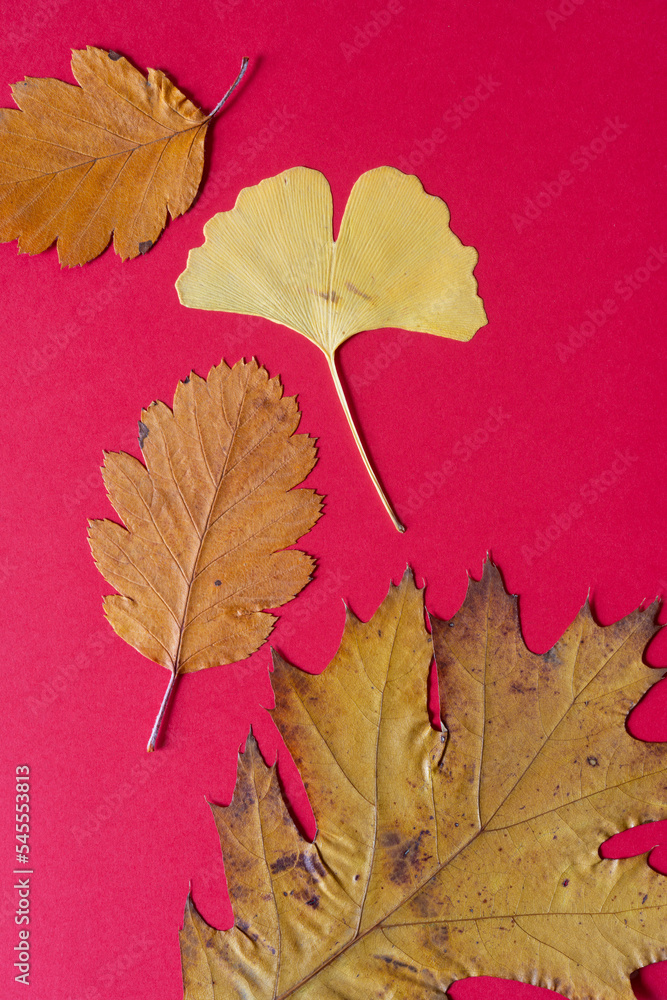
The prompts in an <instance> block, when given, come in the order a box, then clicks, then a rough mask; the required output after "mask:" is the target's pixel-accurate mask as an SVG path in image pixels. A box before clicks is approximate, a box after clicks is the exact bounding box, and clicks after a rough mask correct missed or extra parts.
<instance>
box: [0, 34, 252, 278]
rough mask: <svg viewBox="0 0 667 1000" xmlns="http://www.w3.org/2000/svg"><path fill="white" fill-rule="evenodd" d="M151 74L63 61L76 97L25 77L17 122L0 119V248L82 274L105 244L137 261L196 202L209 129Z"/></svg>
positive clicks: (102, 60)
mask: <svg viewBox="0 0 667 1000" xmlns="http://www.w3.org/2000/svg"><path fill="white" fill-rule="evenodd" d="M247 62H248V60H247V59H244V60H243V65H242V68H241V73H240V75H239V77H238V79H237V80H236V81H235V83H234V84H233V85H232V87H231V88H230V90H229V91H228V92H227V94H226V95H225V97H224V98H223V100H222V101H221V102H220V104H219V105H218V107H217V108H216V109H215V110H214V111H213V112H212V113H211V114H210V115H206V114H204V113H203V112H202V111H200V110H199V108H196V107H195V106H194V104H192V102H191V101H189V100H188V99H187V98H186V97H185V95H184V94H182V93H181V91H180V90H178V88H177V87H175V86H174V84H173V83H172V82H171V80H169V79H168V77H166V76H165V75H164V73H163V72H162V71H161V70H155V69H151V70H149V71H148V77H145V76H143V75H142V74H141V73H140V72H139V71H138V70H137V69H135V68H134V66H132V65H131V64H130V63H129V62H128V61H127V59H125V58H123V56H121V55H119V54H118V53H117V52H107V51H105V50H104V49H96V48H93V47H92V46H88V48H87V49H85V50H83V49H82V50H73V51H72V73H73V74H74V77H75V79H76V80H77V81H78V82H79V84H80V86H79V87H73V86H71V85H70V84H67V83H63V82H62V81H61V80H52V79H36V78H31V77H26V79H25V80H24V81H23V82H22V83H16V84H14V85H13V87H12V95H13V97H14V100H15V102H16V104H17V105H18V107H19V108H20V110H19V111H15V110H13V109H11V108H1V109H0V241H2V242H7V241H9V240H15V239H18V241H19V252H21V253H30V254H37V253H42V251H43V250H47V249H48V248H49V247H50V246H51V244H52V243H53V242H54V240H57V243H58V257H59V260H60V263H61V264H64V265H67V266H69V267H72V266H73V265H75V264H85V263H86V262H87V261H89V260H92V259H93V257H97V256H98V255H99V254H101V253H102V251H103V250H104V249H105V248H106V246H107V245H108V243H109V240H110V239H111V236H112V235H113V243H114V247H115V249H116V251H117V252H118V254H119V255H120V256H121V258H122V259H123V260H127V259H128V258H130V257H136V256H137V255H138V254H143V253H146V251H147V250H149V249H150V248H151V246H152V245H153V243H155V241H156V240H157V238H158V237H159V235H160V233H161V232H162V230H163V229H164V227H165V225H166V221H167V210H169V214H170V215H171V217H172V219H175V218H176V216H178V215H182V214H183V212H186V211H187V210H188V208H189V207H190V205H191V204H192V201H193V199H194V197H195V195H196V193H197V189H198V187H199V182H200V180H201V175H202V168H203V165H204V139H205V137H206V130H207V128H208V125H209V122H210V121H211V119H212V118H213V116H214V115H215V114H216V113H217V112H218V110H219V109H220V107H221V106H222V104H223V103H224V101H225V100H226V99H227V97H229V94H231V92H232V90H233V89H234V87H235V86H236V84H237V83H238V82H239V80H240V79H241V76H242V75H243V73H244V72H245V67H246V65H247Z"/></svg>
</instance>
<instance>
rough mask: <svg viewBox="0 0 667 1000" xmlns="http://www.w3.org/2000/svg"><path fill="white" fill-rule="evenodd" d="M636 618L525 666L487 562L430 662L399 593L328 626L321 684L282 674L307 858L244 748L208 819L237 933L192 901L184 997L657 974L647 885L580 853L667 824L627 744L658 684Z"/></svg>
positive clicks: (339, 994)
mask: <svg viewBox="0 0 667 1000" xmlns="http://www.w3.org/2000/svg"><path fill="white" fill-rule="evenodd" d="M653 619H654V615H653V614H652V612H651V610H648V611H637V612H635V613H634V614H631V615H629V616H628V617H627V618H625V619H623V620H622V621H620V622H618V623H616V624H615V625H611V626H608V627H607V628H601V627H600V626H598V625H597V624H596V623H595V622H594V620H593V618H592V616H591V613H590V610H589V608H588V605H586V606H585V607H584V608H583V609H582V611H581V612H580V614H579V615H578V617H577V619H576V620H575V622H574V623H573V624H572V625H571V627H570V628H569V629H568V630H567V632H566V633H565V635H564V636H563V638H562V639H561V640H560V641H559V642H558V643H557V644H556V645H555V646H554V647H553V649H551V650H549V652H547V653H545V654H543V655H541V656H538V655H536V654H534V653H531V652H530V651H529V650H528V649H527V648H526V646H525V644H524V642H523V639H522V637H521V632H520V628H519V620H518V614H517V602H516V598H514V597H511V596H509V595H508V594H507V593H506V591H505V589H504V586H503V584H502V581H501V578H500V575H499V573H498V571H497V570H496V569H495V567H493V566H492V565H491V564H490V563H489V564H487V566H486V568H485V571H484V575H483V577H482V580H481V581H480V582H474V581H471V583H470V587H469V591H468V595H467V598H466V601H465V603H464V605H463V607H462V608H461V610H460V611H459V612H458V613H457V614H456V615H455V616H454V618H453V619H452V620H451V621H449V622H446V621H440V620H437V619H432V642H431V636H429V635H428V633H427V631H426V629H425V626H424V616H423V598H422V592H421V591H419V590H418V589H417V588H416V587H415V586H414V583H413V580H412V577H411V575H409V574H406V576H405V577H404V579H403V581H402V583H401V584H400V586H398V587H393V586H392V587H391V589H390V592H389V594H388V596H387V598H386V600H385V601H384V603H383V604H382V605H381V607H380V608H379V609H378V611H377V612H376V614H375V615H374V616H373V618H372V619H371V620H370V621H369V622H368V623H365V624H364V623H363V622H360V621H359V620H358V619H357V618H356V617H355V616H354V615H353V614H352V613H351V612H348V617H347V622H346V626H345V632H344V635H343V639H342V642H341V646H340V649H339V651H338V653H337V654H336V656H335V657H334V659H333V661H332V663H331V664H330V665H329V667H328V668H327V670H326V671H325V673H324V674H323V675H321V676H319V677H314V676H311V675H308V674H305V673H302V672H301V671H298V670H295V669H293V668H292V667H290V666H289V665H287V664H285V663H284V662H282V661H281V662H278V664H277V669H276V672H275V676H274V684H275V688H276V717H277V720H278V722H279V725H280V727H281V730H282V732H283V734H284V737H285V741H286V743H287V745H288V747H289V748H290V750H291V752H292V754H293V755H294V757H295V760H296V762H297V764H298V766H299V768H300V770H301V773H302V775H303V778H304V782H305V785H306V788H307V790H308V794H309V796H310V800H311V803H312V806H313V809H314V812H315V816H316V818H317V822H318V833H317V837H316V839H315V841H314V842H313V843H312V844H310V843H308V842H307V841H305V840H304V839H303V838H302V836H301V835H300V834H299V832H298V831H297V829H296V827H295V825H294V823H293V821H292V820H291V818H290V816H289V813H288V811H287V808H286V806H285V802H284V800H283V797H282V795H281V791H280V788H279V784H278V779H277V776H276V772H275V768H271V769H267V768H266V767H265V766H264V764H263V763H262V761H261V757H260V755H259V752H258V750H257V748H256V745H255V744H254V743H253V741H250V742H249V745H248V747H247V749H246V753H245V754H244V755H243V756H242V757H241V758H240V763H239V775H238V782H237V787H236V791H235V793H234V798H233V800H232V803H231V805H230V806H229V807H228V808H227V809H223V808H220V807H216V806H214V807H213V811H214V816H215V820H216V823H217V826H218V830H219V833H220V838H221V842H222V847H223V852H224V856H225V865H226V871H227V878H228V881H229V889H230V896H231V899H232V903H233V907H234V913H235V918H236V919H235V925H234V927H233V928H232V929H231V930H229V931H217V930H214V929H213V928H211V927H209V926H208V925H207V924H206V923H205V921H204V920H203V919H202V917H201V916H200V915H199V913H198V912H197V910H196V908H195V907H194V904H193V903H192V901H191V900H189V901H188V906H187V909H186V915H185V922H184V928H183V931H182V934H181V943H182V955H183V970H184V984H185V996H186V998H187V1000H232V998H235V1000H240V998H242V997H243V998H246V997H250V996H252V997H253V998H254V1000H286V998H287V997H294V998H298V1000H367V998H368V997H370V996H378V997H385V998H392V1000H435V998H438V997H442V996H443V995H444V993H445V992H446V990H447V988H448V986H449V985H450V984H451V983H452V982H453V981H454V980H456V979H460V978H463V977H467V976H479V975H487V976H499V977H504V978H509V979H515V980H519V981H521V982H526V983H532V984H534V985H538V986H546V987H550V988H552V989H557V990H559V991H560V992H561V993H562V994H564V995H565V996H568V997H571V998H576V1000H584V998H586V1000H588V998H591V997H595V998H596V1000H621V998H624V1000H633V993H632V989H631V986H630V981H629V976H630V974H631V973H632V972H633V971H634V970H635V969H636V968H638V967H640V966H643V965H646V964H648V963H650V962H653V961H656V960H658V959H659V958H663V957H665V955H666V954H667V932H666V931H665V922H666V920H667V882H665V880H664V878H663V877H662V876H661V875H659V874H658V873H656V872H655V871H652V870H651V869H650V868H649V867H648V866H647V864H646V862H645V859H644V858H643V857H639V858H635V859H633V860H621V861H608V860H603V859H601V858H600V856H599V853H598V849H599V846H600V843H601V842H602V841H603V840H605V839H606V838H607V837H609V836H610V835H611V834H613V833H616V832H618V831H619V830H620V829H622V828H626V827H628V826H632V825H635V824H638V823H641V822H644V821H646V820H649V819H654V818H656V816H657V815H659V814H660V812H661V811H662V810H663V808H664V806H663V803H664V796H665V785H666V782H665V777H666V773H665V772H666V768H667V750H666V749H665V747H664V746H663V745H656V744H646V743H643V742H640V741H639V740H635V739H633V737H632V736H630V734H629V733H628V732H627V730H626V728H625V725H624V723H625V718H626V715H627V713H628V711H629V709H630V708H631V707H632V705H633V704H634V703H635V702H636V701H637V700H638V699H639V698H640V697H641V696H642V695H643V693H644V692H645V690H646V688H647V686H648V685H649V684H650V683H651V681H652V680H653V679H654V678H655V672H653V671H651V669H650V668H648V667H646V666H645V665H644V663H643V661H642V653H643V650H644V649H645V647H646V644H647V642H648V641H649V639H650V638H651V636H652V635H653V634H654V632H655V625H654V624H653ZM433 651H434V652H435V658H436V664H437V669H438V677H439V684H440V698H441V706H442V718H443V730H442V732H441V733H437V732H435V731H434V730H433V728H432V727H431V725H430V723H429V720H428V716H427V711H426V688H427V676H428V670H429V664H430V662H431V657H432V652H433Z"/></svg>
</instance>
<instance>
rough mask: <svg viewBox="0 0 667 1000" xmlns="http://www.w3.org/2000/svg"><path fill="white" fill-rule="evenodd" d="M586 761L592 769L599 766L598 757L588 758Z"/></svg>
mask: <svg viewBox="0 0 667 1000" xmlns="http://www.w3.org/2000/svg"><path fill="white" fill-rule="evenodd" d="M586 760H587V762H588V763H589V764H590V765H591V767H597V766H598V764H599V761H598V759H597V757H587V758H586Z"/></svg>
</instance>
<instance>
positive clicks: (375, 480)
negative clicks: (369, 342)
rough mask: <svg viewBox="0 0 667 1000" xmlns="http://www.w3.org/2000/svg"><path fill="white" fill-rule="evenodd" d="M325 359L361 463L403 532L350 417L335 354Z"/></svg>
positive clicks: (398, 529)
mask: <svg viewBox="0 0 667 1000" xmlns="http://www.w3.org/2000/svg"><path fill="white" fill-rule="evenodd" d="M327 361H328V362H329V369H330V371H331V377H332V378H333V380H334V385H335V386H336V392H337V393H338V398H339V400H340V402H341V406H342V407H343V410H344V412H345V416H346V417H347V422H348V424H349V425H350V430H351V431H352V434H353V436H354V440H355V441H356V443H357V448H358V449H359V454H360V455H361V457H362V459H363V463H364V465H365V466H366V471H367V472H368V475H369V476H370V477H371V479H372V480H373V485H374V486H375V489H376V490H377V492H378V496H379V497H380V500H381V501H382V503H383V504H384V509H385V510H386V511H387V513H388V514H389V517H390V518H391V520H392V523H393V525H394V527H395V528H396V530H397V531H400V532H403V531H405V526H404V525H403V524H401V522H400V521H399V520H398V518H397V516H396V514H395V513H394V510H393V508H392V506H391V504H390V503H389V500H388V499H387V496H386V494H385V492H384V490H383V489H382V487H381V486H380V481H379V479H378V477H377V476H376V475H375V470H374V469H373V466H372V465H371V463H370V459H369V458H368V455H367V454H366V451H365V449H364V446H363V444H362V441H361V438H360V437H359V432H358V431H357V428H356V426H355V423H354V420H353V419H352V414H351V413H350V407H349V406H348V405H347V399H346V398H345V391H344V390H343V386H342V385H341V381H340V379H339V377H338V370H337V368H336V359H335V355H329V354H327Z"/></svg>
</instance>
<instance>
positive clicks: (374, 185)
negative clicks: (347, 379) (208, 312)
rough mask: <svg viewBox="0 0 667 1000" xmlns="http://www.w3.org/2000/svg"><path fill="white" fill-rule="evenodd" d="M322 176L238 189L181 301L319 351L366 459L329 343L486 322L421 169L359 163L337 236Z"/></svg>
mask: <svg viewBox="0 0 667 1000" xmlns="http://www.w3.org/2000/svg"><path fill="white" fill-rule="evenodd" d="M332 218H333V202H332V197H331V190H330V188H329V184H328V183H327V180H326V178H325V177H324V176H323V175H322V174H321V173H319V172H318V171H317V170H310V169H308V168H306V167H295V168H293V169H292V170H286V171H285V172H284V173H282V174H279V175H278V176H277V177H271V178H269V179H268V180H264V181H262V182H261V184H258V185H257V186H255V187H250V188H245V189H244V190H243V191H241V193H240V194H239V196H238V199H237V202H236V206H235V207H234V208H233V209H232V210H231V211H229V212H221V213H220V214H219V215H215V216H214V217H213V218H212V219H210V220H209V221H208V222H207V223H206V226H205V227H204V235H205V237H206V241H205V243H204V245H203V246H201V247H197V248H196V249H194V250H191V251H190V255H189V257H188V266H187V268H186V270H185V271H184V272H183V274H181V276H180V277H179V279H178V281H177V282H176V288H177V290H178V294H179V297H180V300H181V302H182V303H183V305H186V306H191V307H193V308H197V309H219V310H223V311H226V312H238V313H249V314H252V315H256V316H263V317H265V318H267V319H271V320H274V321H275V322H276V323H282V324H284V325H285V326H289V327H291V328H292V329H293V330H297V331H298V332H299V333H302V334H303V335H304V336H306V337H308V339H309V340H312V341H313V343H315V344H317V346H318V347H319V348H320V349H321V350H322V351H323V352H324V354H325V356H326V358H327V361H328V362H329V366H330V369H331V374H332V376H333V379H334V382H335V385H336V389H337V391H338V394H339V396H340V399H341V403H342V405H343V407H344V409H345V413H346V415H347V417H348V420H349V422H350V427H351V429H352V431H353V434H354V436H355V439H356V441H357V444H358V446H359V449H360V451H361V455H362V458H363V459H364V462H365V464H366V467H367V469H368V471H369V473H370V475H371V477H372V478H373V481H374V483H375V485H376V487H377V489H378V491H379V493H380V496H381V498H382V500H383V503H384V504H385V506H386V508H387V510H388V511H389V513H390V515H391V517H392V519H393V520H394V523H395V524H396V526H397V527H399V529H400V530H402V526H401V525H399V523H398V521H397V519H396V516H395V514H394V513H393V511H392V510H391V508H390V506H389V504H388V502H387V500H386V497H385V496H384V493H383V492H382V490H381V487H380V485H379V483H378V482H377V479H376V477H375V474H374V472H373V470H372V468H371V466H370V463H369V462H368V459H367V457H366V454H365V452H364V450H363V446H362V444H361V441H360V439H359V436H358V433H357V431H356V428H355V426H354V423H353V421H352V418H351V415H350V412H349V408H348V406H347V402H346V400H345V395H344V393H343V390H342V387H341V385H340V380H339V378H338V374H337V371H336V366H335V360H334V354H335V351H336V348H337V347H339V345H340V344H342V343H343V341H345V340H347V339H348V338H349V337H351V336H353V335H354V334H355V333H359V332H360V331H361V330H373V329H378V328H380V327H399V328H402V329H406V330H417V331H423V332H425V333H433V334H437V335H438V336H441V337H452V338H454V339H456V340H470V338H471V337H472V336H473V334H474V333H475V332H476V331H477V330H478V329H479V328H480V327H481V326H484V324H485V323H486V322H487V320H486V316H485V313H484V308H483V306H482V301H481V299H480V298H479V296H478V295H477V282H476V280H475V278H474V277H473V269H474V267H475V265H476V263H477V251H476V250H474V248H473V247H466V246H463V245H462V244H461V242H460V240H459V239H458V238H457V237H456V236H455V235H454V234H453V233H452V231H451V230H450V228H449V210H448V208H447V206H446V205H445V203H444V202H443V201H441V200H440V199H439V198H436V197H433V196H431V195H428V194H426V193H425V191H424V189H423V187H422V185H421V183H420V182H419V180H418V178H417V177H414V176H411V175H406V174H403V173H401V172H400V171H399V170H395V169H394V168H393V167H379V168H377V169H375V170H369V171H368V172H367V173H365V174H362V175H361V177H360V178H359V180H358V181H357V182H356V184H355V185H354V187H353V189H352V193H351V194H350V199H349V201H348V203H347V206H346V209H345V214H344V216H343V220H342V222H341V226H340V233H339V235H338V240H337V241H336V242H334V240H333V234H332Z"/></svg>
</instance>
